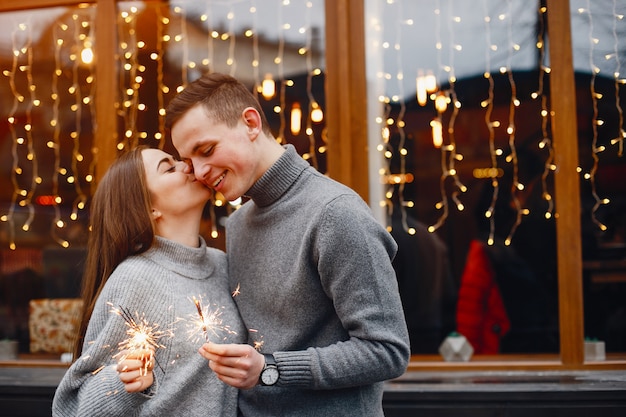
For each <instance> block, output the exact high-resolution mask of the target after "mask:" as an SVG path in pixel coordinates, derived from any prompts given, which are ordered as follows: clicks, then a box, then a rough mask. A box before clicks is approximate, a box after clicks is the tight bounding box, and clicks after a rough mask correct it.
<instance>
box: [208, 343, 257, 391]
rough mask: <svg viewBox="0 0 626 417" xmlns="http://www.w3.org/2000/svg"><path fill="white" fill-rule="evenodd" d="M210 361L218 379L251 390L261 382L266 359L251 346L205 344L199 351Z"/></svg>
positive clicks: (210, 366)
mask: <svg viewBox="0 0 626 417" xmlns="http://www.w3.org/2000/svg"><path fill="white" fill-rule="evenodd" d="M198 352H199V353H200V355H202V357H203V358H205V359H208V360H209V368H211V369H212V370H213V372H215V374H216V375H217V377H218V378H219V379H220V380H222V381H224V382H225V383H227V384H228V385H231V386H233V387H235V388H240V389H249V388H252V387H254V386H255V385H256V384H257V383H258V382H259V375H260V374H261V370H263V366H265V358H264V357H263V355H262V354H260V353H259V352H257V351H256V350H255V349H254V348H253V347H252V346H250V345H237V344H218V343H211V342H208V343H205V344H204V345H202V347H201V348H200V350H199V351H198Z"/></svg>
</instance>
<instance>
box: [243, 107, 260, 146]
mask: <svg viewBox="0 0 626 417" xmlns="http://www.w3.org/2000/svg"><path fill="white" fill-rule="evenodd" d="M241 117H242V119H243V121H244V123H245V125H246V127H247V128H248V134H249V135H250V137H251V139H252V140H254V139H256V137H257V136H258V135H259V133H261V130H262V129H263V126H262V122H261V116H260V115H259V112H258V111H257V110H256V109H254V108H253V107H246V108H245V109H243V112H242V113H241Z"/></svg>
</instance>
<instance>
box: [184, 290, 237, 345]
mask: <svg viewBox="0 0 626 417" xmlns="http://www.w3.org/2000/svg"><path fill="white" fill-rule="evenodd" d="M191 301H192V302H193V303H194V305H195V306H196V310H197V313H198V314H189V317H188V319H187V320H186V321H185V322H186V325H187V328H188V334H189V339H196V340H197V339H199V334H202V335H204V340H205V341H207V342H208V341H209V336H210V335H212V336H214V337H220V335H224V334H226V335H229V334H237V333H236V332H235V331H234V330H232V329H231V328H230V326H229V325H227V324H224V321H223V319H222V312H223V311H222V310H223V307H214V308H213V309H210V308H209V306H208V305H207V306H204V307H203V306H202V297H198V298H196V297H195V296H193V297H191ZM225 337H226V336H223V338H225Z"/></svg>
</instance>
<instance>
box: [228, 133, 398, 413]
mask: <svg viewBox="0 0 626 417" xmlns="http://www.w3.org/2000/svg"><path fill="white" fill-rule="evenodd" d="M248 195H249V196H250V197H251V198H252V201H249V202H247V203H245V204H243V206H242V207H241V208H240V209H239V210H237V211H236V212H235V213H233V214H232V215H231V216H230V218H229V221H228V223H227V230H226V239H227V250H226V253H227V254H228V259H229V279H230V281H231V289H232V288H235V287H236V286H237V285H239V288H240V294H239V295H238V296H237V297H236V298H235V301H236V303H237V306H238V307H239V311H240V313H241V316H242V318H243V320H244V322H245V324H246V327H247V328H248V329H253V330H254V331H251V332H249V337H250V343H253V342H258V343H262V346H261V348H260V350H261V351H262V352H264V353H273V354H274V356H275V358H276V361H277V364H278V369H279V371H280V379H279V382H278V384H277V386H274V387H264V386H257V387H255V388H254V389H251V390H244V391H241V392H240V394H239V407H240V412H241V413H242V414H243V415H245V416H254V417H258V416H282V417H284V416H293V417H306V416H333V417H339V416H358V417H367V416H382V415H383V411H382V392H383V385H382V381H383V380H387V379H391V378H394V377H397V376H399V375H401V374H402V373H403V372H404V371H405V370H406V366H407V363H408V358H409V355H410V350H409V338H408V332H407V329H406V324H405V320H404V313H403V311H402V304H401V301H400V296H399V294H398V286H397V281H396V276H395V273H394V270H393V267H392V264H391V260H392V259H393V256H394V255H395V252H396V248H397V246H396V243H395V242H394V240H393V239H392V237H391V235H390V234H389V233H388V232H387V231H386V230H385V228H384V227H382V226H381V224H379V223H378V222H377V221H376V220H375V219H374V217H373V216H372V214H371V212H370V210H369V207H368V206H367V205H366V204H365V202H364V201H363V200H362V199H361V197H359V196H358V195H357V194H356V193H355V192H354V191H352V190H351V189H349V188H348V187H345V186H344V185H342V184H340V183H338V182H336V181H333V180H331V179H329V178H327V177H325V176H324V175H322V174H320V173H319V172H318V171H317V170H315V169H314V168H313V167H311V166H310V165H309V164H308V163H307V162H306V161H304V160H303V159H302V158H301V157H300V156H299V155H298V154H297V153H296V152H295V149H294V148H293V147H292V146H290V145H287V151H286V152H285V153H284V154H283V155H282V156H281V157H280V159H279V160H278V161H277V162H276V163H275V164H274V165H273V166H272V167H271V168H270V169H269V170H268V171H267V172H266V173H265V174H264V175H263V176H262V177H261V178H260V179H259V180H258V181H257V182H256V183H255V185H254V186H253V187H252V188H251V189H250V190H249V192H248Z"/></svg>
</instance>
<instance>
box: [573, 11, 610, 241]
mask: <svg viewBox="0 0 626 417" xmlns="http://www.w3.org/2000/svg"><path fill="white" fill-rule="evenodd" d="M578 12H579V13H580V14H585V15H586V17H587V20H588V22H589V69H590V71H591V80H590V82H589V92H590V96H591V104H592V109H593V115H592V118H591V131H592V139H591V157H592V159H593V164H592V167H591V169H590V170H589V172H588V175H586V176H585V178H586V179H588V180H589V185H590V187H591V195H592V197H593V199H594V205H593V207H592V209H591V221H592V222H593V223H595V224H596V225H597V226H598V228H599V229H600V230H602V231H604V230H606V229H607V227H606V225H604V224H603V223H602V222H600V220H598V218H597V216H596V215H597V211H598V208H600V206H601V205H602V204H605V202H606V200H605V199H601V198H600V196H599V195H598V191H597V187H596V181H595V178H596V172H597V171H598V166H599V164H600V158H599V157H598V153H600V152H602V150H603V149H602V148H601V147H599V146H598V125H599V124H600V123H601V120H600V119H599V117H598V114H599V113H598V100H599V98H600V97H601V96H600V94H599V93H598V92H597V91H596V89H595V82H596V78H597V75H598V73H599V72H600V68H599V67H598V66H596V65H595V63H594V60H593V54H594V50H595V45H596V43H597V42H598V40H597V39H595V38H594V36H593V29H594V26H593V16H592V14H591V4H590V1H589V0H587V8H586V9H582V8H581V9H579V10H578Z"/></svg>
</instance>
